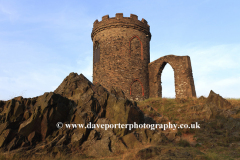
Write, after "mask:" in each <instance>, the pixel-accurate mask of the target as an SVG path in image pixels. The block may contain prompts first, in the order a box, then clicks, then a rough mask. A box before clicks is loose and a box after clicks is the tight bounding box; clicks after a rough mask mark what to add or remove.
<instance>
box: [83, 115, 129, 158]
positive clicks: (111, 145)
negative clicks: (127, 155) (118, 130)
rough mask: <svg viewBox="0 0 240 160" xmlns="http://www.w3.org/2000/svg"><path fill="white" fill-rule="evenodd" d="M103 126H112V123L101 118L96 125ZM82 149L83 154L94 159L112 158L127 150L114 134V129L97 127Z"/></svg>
mask: <svg viewBox="0 0 240 160" xmlns="http://www.w3.org/2000/svg"><path fill="white" fill-rule="evenodd" d="M101 124H110V121H109V120H108V119H106V118H100V119H98V121H97V122H96V125H101ZM81 147H82V148H83V153H85V154H86V155H87V156H93V157H103V156H110V155H113V154H114V153H119V152H122V151H124V150H126V149H127V148H126V147H125V145H124V144H123V143H122V141H121V140H120V139H118V138H117V136H116V135H115V134H114V132H113V129H112V128H109V129H107V130H105V128H101V127H99V128H98V127H96V128H95V129H94V130H92V131H91V132H90V134H89V136H88V139H87V141H85V142H84V143H83V145H82V146H81Z"/></svg>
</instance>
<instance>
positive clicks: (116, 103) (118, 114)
mask: <svg viewBox="0 0 240 160" xmlns="http://www.w3.org/2000/svg"><path fill="white" fill-rule="evenodd" d="M106 118H108V119H109V120H110V122H111V123H112V124H118V123H120V124H133V123H134V122H136V123H137V124H142V123H143V121H144V115H143V113H142V112H140V111H139V110H138V109H137V107H136V106H135V105H133V103H132V102H131V101H129V100H128V99H123V98H118V99H116V97H115V96H114V95H112V94H110V95H109V97H108V101H107V107H106ZM114 133H115V134H116V135H117V136H120V137H121V136H124V135H126V134H127V133H128V129H127V128H115V129H114Z"/></svg>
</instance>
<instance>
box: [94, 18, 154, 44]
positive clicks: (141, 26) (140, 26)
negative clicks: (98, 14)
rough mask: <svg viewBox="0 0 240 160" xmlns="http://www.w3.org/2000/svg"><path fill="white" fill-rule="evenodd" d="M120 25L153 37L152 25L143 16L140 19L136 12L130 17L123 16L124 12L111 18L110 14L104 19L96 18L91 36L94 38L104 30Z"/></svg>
mask: <svg viewBox="0 0 240 160" xmlns="http://www.w3.org/2000/svg"><path fill="white" fill-rule="evenodd" d="M120 27H123V28H133V29H137V30H139V31H142V32H144V33H145V34H146V35H149V36H150V38H151V33H150V31H149V30H150V26H149V25H148V23H147V21H146V20H145V19H143V18H142V20H141V21H139V20H138V16H137V15H134V14H131V15H130V17H123V13H116V16H115V17H112V18H109V15H105V16H103V17H102V21H98V20H96V21H95V22H94V24H93V29H92V34H91V38H92V39H93V37H94V36H95V35H96V34H97V33H98V32H100V31H102V30H105V29H109V28H120Z"/></svg>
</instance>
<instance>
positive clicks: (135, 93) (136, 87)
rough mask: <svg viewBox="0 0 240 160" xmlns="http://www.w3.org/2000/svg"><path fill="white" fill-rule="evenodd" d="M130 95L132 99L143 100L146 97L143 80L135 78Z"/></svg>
mask: <svg viewBox="0 0 240 160" xmlns="http://www.w3.org/2000/svg"><path fill="white" fill-rule="evenodd" d="M129 90H130V96H131V99H134V100H141V99H143V97H144V87H143V84H142V82H141V81H140V80H139V79H135V80H133V81H132V83H131V84H130V88H129Z"/></svg>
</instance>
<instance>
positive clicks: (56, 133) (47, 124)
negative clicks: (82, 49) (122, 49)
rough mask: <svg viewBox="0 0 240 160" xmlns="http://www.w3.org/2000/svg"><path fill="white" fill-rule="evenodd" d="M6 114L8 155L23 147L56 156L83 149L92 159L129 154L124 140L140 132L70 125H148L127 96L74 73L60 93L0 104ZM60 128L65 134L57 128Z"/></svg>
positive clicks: (2, 141) (1, 137) (0, 116)
mask: <svg viewBox="0 0 240 160" xmlns="http://www.w3.org/2000/svg"><path fill="white" fill-rule="evenodd" d="M0 109H1V113H0V122H1V124H0V147H2V149H4V150H8V151H10V150H13V149H17V148H21V147H35V150H39V147H40V148H41V150H44V149H46V150H47V151H49V150H50V151H51V150H54V147H55V148H56V147H64V146H67V148H69V149H72V148H74V147H75V148H79V147H80V148H82V150H81V151H82V152H83V153H85V154H87V155H89V156H96V155H97V156H99V157H101V156H106V155H110V154H114V153H115V152H120V151H124V150H125V149H127V146H126V145H125V144H124V142H123V141H122V140H121V138H122V137H124V136H125V135H127V134H129V133H131V132H133V131H134V130H128V128H114V129H108V130H105V129H101V128H100V129H99V128H95V129H90V128H84V127H83V128H78V129H72V128H70V129H69V128H67V127H66V125H65V124H84V125H85V126H86V125H87V124H89V123H91V124H95V125H96V124H98V125H100V124H118V123H121V124H127V123H128V124H129V123H130V124H131V123H134V122H135V123H137V124H140V123H143V122H144V115H143V113H142V112H141V111H140V110H139V108H138V107H137V106H136V104H134V103H132V102H131V101H129V100H128V99H126V98H125V96H124V94H123V92H122V91H121V90H119V89H116V88H113V89H112V91H111V93H109V92H108V91H107V90H106V89H105V88H103V87H102V86H101V85H100V84H97V85H93V84H92V83H91V82H90V81H89V80H88V79H87V78H85V77H84V76H83V75H82V74H80V75H78V74H76V73H70V74H69V76H67V77H66V78H65V79H64V80H63V82H62V83H61V84H60V85H59V87H58V88H57V89H56V90H55V91H54V92H50V93H45V94H44V95H42V96H39V97H35V98H23V97H16V98H14V99H12V100H9V101H0ZM58 122H62V123H63V128H61V129H58V128H57V127H56V124H57V123H58ZM139 143H140V142H139ZM81 146H82V147H81ZM89 147H91V149H88V148H89ZM37 148H38V149H37ZM73 150H74V149H73Z"/></svg>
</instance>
